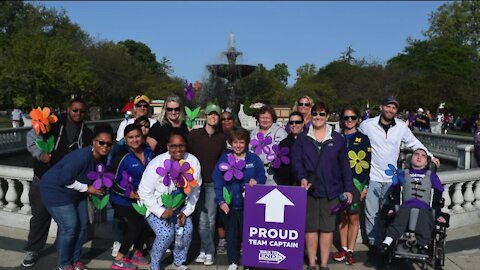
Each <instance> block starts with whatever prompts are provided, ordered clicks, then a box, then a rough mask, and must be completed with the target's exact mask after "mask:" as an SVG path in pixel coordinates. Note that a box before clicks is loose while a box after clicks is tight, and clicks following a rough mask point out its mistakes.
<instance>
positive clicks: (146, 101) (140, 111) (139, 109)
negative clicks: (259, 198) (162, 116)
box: [117, 95, 157, 142]
mask: <svg viewBox="0 0 480 270" xmlns="http://www.w3.org/2000/svg"><path fill="white" fill-rule="evenodd" d="M133 104H134V106H135V109H134V111H133V117H134V118H130V119H127V120H124V121H122V122H121V123H120V125H119V126H118V130H117V142H118V141H120V140H122V139H123V130H124V129H125V127H126V126H127V125H128V124H133V122H135V119H137V118H138V117H140V116H149V111H148V110H149V109H150V98H148V97H147V96H146V95H138V96H136V97H135V99H134V100H133ZM149 120H150V127H151V126H152V125H153V124H155V122H157V119H155V118H153V117H149Z"/></svg>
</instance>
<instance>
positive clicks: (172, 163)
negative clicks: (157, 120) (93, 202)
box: [138, 129, 202, 270]
mask: <svg viewBox="0 0 480 270" xmlns="http://www.w3.org/2000/svg"><path fill="white" fill-rule="evenodd" d="M167 148H168V151H167V152H165V153H163V154H161V155H159V156H157V157H155V158H154V159H153V160H152V161H151V162H150V163H149V164H148V166H147V168H146V169H145V172H144V173H143V176H142V180H141V181H140V185H139V187H138V195H139V196H140V199H141V201H142V202H143V203H144V204H145V206H146V207H147V213H146V217H147V222H148V224H149V225H150V227H151V228H152V230H153V231H154V233H155V235H156V237H155V240H154V242H153V246H152V251H151V253H150V254H151V264H150V268H151V269H152V270H159V269H160V263H161V260H162V258H163V254H164V253H165V251H166V250H167V248H168V247H169V246H170V244H171V243H172V242H173V241H174V239H175V238H177V236H176V235H175V232H176V231H180V230H181V231H183V234H182V235H183V236H182V237H181V238H178V240H179V241H181V242H183V243H182V245H175V248H174V250H173V263H174V264H175V267H176V268H175V269H178V270H186V269H188V267H187V266H185V265H184V264H185V261H186V260H187V253H188V249H189V248H190V243H191V241H192V232H193V226H192V221H191V217H190V216H191V214H192V213H193V210H195V205H196V204H197V201H198V198H199V195H200V185H201V184H202V176H201V167H200V162H199V161H198V159H197V158H196V157H195V156H194V155H192V154H190V153H188V152H186V149H187V140H186V138H185V135H183V134H181V133H179V132H178V131H177V130H175V129H173V130H172V133H171V135H170V137H169V138H168V144H167ZM178 196H180V197H178ZM167 197H168V198H171V200H167V199H165V200H164V198H167ZM173 198H180V199H181V200H180V201H178V202H179V205H173V204H171V203H169V202H171V201H173V200H174V199H173ZM175 201H177V199H175ZM180 228H181V229H180ZM175 241H177V239H175Z"/></svg>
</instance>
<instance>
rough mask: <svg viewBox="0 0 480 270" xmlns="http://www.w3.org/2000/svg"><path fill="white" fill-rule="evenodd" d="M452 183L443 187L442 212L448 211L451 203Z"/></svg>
mask: <svg viewBox="0 0 480 270" xmlns="http://www.w3.org/2000/svg"><path fill="white" fill-rule="evenodd" d="M451 186H452V184H445V189H444V190H443V193H442V197H443V199H444V200H445V201H444V204H443V208H442V212H445V213H450V209H449V208H448V207H449V206H450V205H451V204H452V198H450V192H449V191H450V187H451Z"/></svg>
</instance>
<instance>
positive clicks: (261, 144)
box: [250, 132, 273, 155]
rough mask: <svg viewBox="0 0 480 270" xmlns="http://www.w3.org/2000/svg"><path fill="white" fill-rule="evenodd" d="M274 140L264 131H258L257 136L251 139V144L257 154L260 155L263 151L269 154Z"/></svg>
mask: <svg viewBox="0 0 480 270" xmlns="http://www.w3.org/2000/svg"><path fill="white" fill-rule="evenodd" d="M272 141H273V139H272V137H270V136H267V137H265V136H264V135H263V133H261V132H258V133H257V138H256V139H253V140H252V141H250V145H251V146H252V147H253V148H254V149H255V154H257V155H260V154H261V153H262V152H263V153H265V154H267V155H268V154H270V153H271V150H270V144H271V143H272Z"/></svg>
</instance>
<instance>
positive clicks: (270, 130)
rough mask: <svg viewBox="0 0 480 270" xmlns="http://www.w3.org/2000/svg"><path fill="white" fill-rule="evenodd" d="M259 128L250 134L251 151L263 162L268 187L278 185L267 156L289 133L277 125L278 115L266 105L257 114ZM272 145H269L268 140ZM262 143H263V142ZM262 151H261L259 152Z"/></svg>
mask: <svg viewBox="0 0 480 270" xmlns="http://www.w3.org/2000/svg"><path fill="white" fill-rule="evenodd" d="M257 121H258V127H256V128H255V129H254V130H253V131H252V133H251V134H250V142H251V144H250V151H251V152H254V153H256V154H257V155H258V156H259V157H260V159H261V160H262V162H263V164H264V168H265V176H266V177H267V182H266V184H267V185H277V183H275V180H274V179H273V173H274V171H273V168H271V165H270V161H269V160H268V159H267V154H268V153H272V152H273V150H272V146H273V145H274V144H276V145H278V144H279V143H280V142H281V141H282V140H283V139H285V138H286V137H287V135H288V134H287V132H286V131H285V129H283V128H282V127H281V126H280V125H279V124H277V123H276V122H277V114H276V113H275V109H274V108H273V107H272V106H269V105H265V106H263V107H261V108H260V109H259V110H258V112H257ZM268 137H269V138H270V139H269V142H270V143H267V142H268V141H267V138H268ZM254 140H255V142H259V143H260V144H262V143H265V145H264V146H261V147H259V146H258V145H259V144H256V145H254V144H252V142H253V141H254ZM261 141H262V142H261ZM260 149H261V151H259V150H260Z"/></svg>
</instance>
